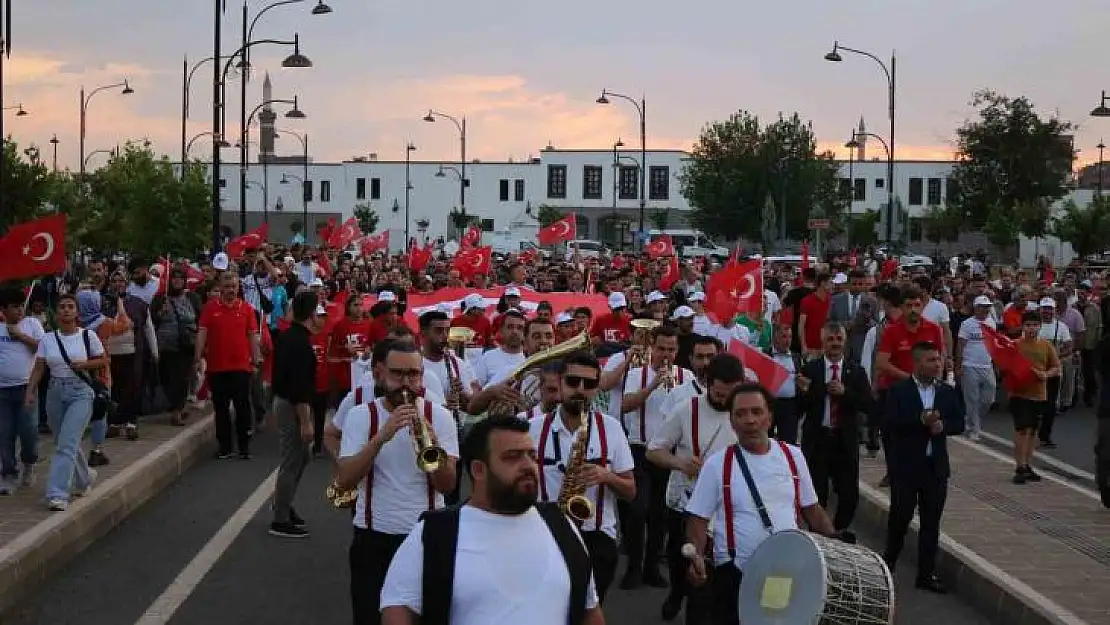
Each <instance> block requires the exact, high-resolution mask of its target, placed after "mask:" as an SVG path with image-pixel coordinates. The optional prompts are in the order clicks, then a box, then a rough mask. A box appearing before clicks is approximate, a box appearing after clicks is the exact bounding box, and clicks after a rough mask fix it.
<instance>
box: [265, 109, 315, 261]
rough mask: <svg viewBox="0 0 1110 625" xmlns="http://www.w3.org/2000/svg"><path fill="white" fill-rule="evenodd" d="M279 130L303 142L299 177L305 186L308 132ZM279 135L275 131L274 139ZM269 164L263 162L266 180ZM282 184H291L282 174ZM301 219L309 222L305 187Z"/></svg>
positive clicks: (267, 198) (302, 190) (306, 239)
mask: <svg viewBox="0 0 1110 625" xmlns="http://www.w3.org/2000/svg"><path fill="white" fill-rule="evenodd" d="M287 115H288V114H287ZM278 130H280V131H281V132H284V133H286V134H288V135H291V136H293V137H294V138H296V139H297V141H299V142H300V143H301V151H302V152H301V153H302V158H301V161H302V163H301V164H302V166H303V167H304V177H303V178H299V180H300V181H301V186H302V187H303V186H304V181H305V180H308V133H305V134H301V133H299V132H294V131H292V130H289V129H288V128H279V129H278ZM278 136H279V135H278V133H276V132H275V133H274V139H277V138H278ZM269 164H270V161H269V160H267V161H266V162H264V163H262V179H263V180H266V181H269V172H268V169H267V168H268V167H269ZM281 184H289V183H288V181H286V180H285V176H284V175H282V179H281ZM279 199H280V198H279ZM268 200H269V196H268V195H267V196H266V197H265V198H263V201H268ZM301 219H302V220H304V223H305V224H308V195H307V194H305V192H304V189H301ZM306 228H307V226H306ZM305 242H306V243H307V242H308V230H305Z"/></svg>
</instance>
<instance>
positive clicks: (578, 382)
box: [563, 375, 599, 391]
mask: <svg viewBox="0 0 1110 625" xmlns="http://www.w3.org/2000/svg"><path fill="white" fill-rule="evenodd" d="M563 382H564V383H565V384H566V385H567V386H569V387H571V388H578V387H579V386H583V387H584V388H585V389H586V390H588V391H592V390H593V389H595V388H597V385H598V383H599V381H598V379H597V378H584V377H582V376H580V375H564V376H563Z"/></svg>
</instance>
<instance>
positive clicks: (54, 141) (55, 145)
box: [50, 134, 61, 171]
mask: <svg viewBox="0 0 1110 625" xmlns="http://www.w3.org/2000/svg"><path fill="white" fill-rule="evenodd" d="M59 143H61V141H58V135H56V134H55V135H54V136H53V137H50V145H51V146H52V147H53V148H54V171H58V144H59Z"/></svg>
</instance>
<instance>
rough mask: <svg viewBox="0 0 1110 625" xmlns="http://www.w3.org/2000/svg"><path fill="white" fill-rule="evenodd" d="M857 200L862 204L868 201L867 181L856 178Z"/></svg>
mask: <svg viewBox="0 0 1110 625" xmlns="http://www.w3.org/2000/svg"><path fill="white" fill-rule="evenodd" d="M854 197H855V200H856V201H857V202H862V201H864V200H866V199H867V179H866V178H856V180H855V196H854Z"/></svg>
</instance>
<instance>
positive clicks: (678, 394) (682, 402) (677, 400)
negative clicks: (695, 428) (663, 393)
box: [656, 370, 746, 436]
mask: <svg viewBox="0 0 1110 625" xmlns="http://www.w3.org/2000/svg"><path fill="white" fill-rule="evenodd" d="M745 371H746V370H745ZM702 395H705V385H703V384H702V383H701V382H699V381H697V380H696V379H694V378H690V379H689V380H686V381H685V382H683V383H682V384H679V385H678V386H676V387H674V390H673V391H671V392H670V393H668V394H667V399H665V400H664V401H663V414H664V415H669V414H671V411H672V410H674V409H675V406H687V407H688V406H689V405H690V398H691V397H695V396H696V397H701V396H702ZM656 436H658V434H657V435H656Z"/></svg>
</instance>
